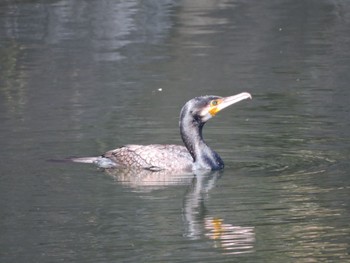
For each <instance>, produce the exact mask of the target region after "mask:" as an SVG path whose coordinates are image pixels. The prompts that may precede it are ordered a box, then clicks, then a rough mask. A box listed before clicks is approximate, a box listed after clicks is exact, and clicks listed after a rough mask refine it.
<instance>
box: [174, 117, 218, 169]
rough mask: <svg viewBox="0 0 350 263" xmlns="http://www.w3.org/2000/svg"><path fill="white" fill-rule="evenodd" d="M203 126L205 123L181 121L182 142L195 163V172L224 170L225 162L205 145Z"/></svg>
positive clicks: (190, 120)
mask: <svg viewBox="0 0 350 263" xmlns="http://www.w3.org/2000/svg"><path fill="white" fill-rule="evenodd" d="M203 126H204V123H201V122H199V121H196V120H193V119H188V118H184V119H182V120H181V121H180V132H181V137H182V140H183V142H184V144H185V146H186V148H187V149H188V151H189V152H190V154H191V156H192V158H193V161H194V166H193V170H201V169H207V170H208V169H209V170H220V169H222V168H224V162H223V161H222V159H221V158H220V156H219V155H218V154H217V153H216V152H215V151H213V150H212V149H211V148H210V147H209V146H208V145H207V144H206V143H205V141H204V139H203V136H202V129H203Z"/></svg>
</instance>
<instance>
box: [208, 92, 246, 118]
mask: <svg viewBox="0 0 350 263" xmlns="http://www.w3.org/2000/svg"><path fill="white" fill-rule="evenodd" d="M251 98H252V95H250V94H249V93H248V92H242V93H239V94H237V95H234V96H229V97H224V98H222V99H221V100H220V101H219V103H218V105H216V106H212V108H211V109H210V110H209V112H210V114H211V115H212V116H215V115H216V114H217V113H218V112H219V111H221V110H223V109H225V108H226V107H228V106H231V105H232V104H235V103H237V102H239V101H241V100H245V99H251Z"/></svg>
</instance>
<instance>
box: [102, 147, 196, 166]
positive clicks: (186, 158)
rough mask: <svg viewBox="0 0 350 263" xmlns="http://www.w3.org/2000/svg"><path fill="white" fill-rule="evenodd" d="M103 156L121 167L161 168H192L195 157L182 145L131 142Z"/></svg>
mask: <svg viewBox="0 0 350 263" xmlns="http://www.w3.org/2000/svg"><path fill="white" fill-rule="evenodd" d="M103 157H106V158H109V159H111V160H112V161H113V162H115V163H116V164H117V166H120V167H135V168H143V169H149V170H152V171H159V170H191V169H192V164H193V158H192V156H191V155H190V153H189V152H188V150H187V149H186V148H185V147H184V146H180V145H173V144H169V145H162V144H151V145H135V144H129V145H125V146H123V147H120V148H117V149H114V150H111V151H108V152H106V153H105V154H104V155H103Z"/></svg>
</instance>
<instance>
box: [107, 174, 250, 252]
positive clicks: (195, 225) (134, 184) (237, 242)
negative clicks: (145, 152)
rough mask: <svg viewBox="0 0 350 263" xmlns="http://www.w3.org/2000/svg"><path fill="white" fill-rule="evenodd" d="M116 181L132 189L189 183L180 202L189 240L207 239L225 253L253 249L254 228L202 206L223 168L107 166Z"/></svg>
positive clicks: (150, 188) (145, 190) (147, 189)
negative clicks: (182, 169) (181, 169)
mask: <svg viewBox="0 0 350 263" xmlns="http://www.w3.org/2000/svg"><path fill="white" fill-rule="evenodd" d="M105 171H106V172H107V174H109V175H111V176H112V177H113V178H114V179H115V180H116V181H117V182H118V183H120V184H122V185H125V186H128V187H130V188H132V189H133V190H137V191H142V192H149V191H152V190H156V189H162V188H166V187H169V186H174V185H190V186H189V188H188V190H187V192H186V195H185V197H184V202H183V210H182V212H183V220H184V223H185V236H186V237H187V238H189V239H191V240H199V239H203V237H205V238H209V239H210V240H213V247H215V248H218V249H220V248H221V249H223V253H225V254H242V253H250V252H253V251H254V244H255V232H254V231H255V229H254V227H253V226H238V225H233V224H231V223H226V222H225V221H226V220H224V219H222V218H220V217H217V216H215V215H211V214H210V212H209V211H208V209H207V208H206V206H205V201H206V200H207V199H208V198H209V194H210V191H211V190H212V189H213V188H214V187H215V186H216V184H217V180H218V179H219V178H220V176H221V174H222V171H215V172H210V171H202V172H199V171H196V172H195V173H187V174H186V173H185V174H184V173H176V172H173V173H172V172H169V171H149V170H145V169H136V170H135V169H106V170H105Z"/></svg>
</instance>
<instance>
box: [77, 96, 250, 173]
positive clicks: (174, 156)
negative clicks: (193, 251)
mask: <svg viewBox="0 0 350 263" xmlns="http://www.w3.org/2000/svg"><path fill="white" fill-rule="evenodd" d="M248 98H252V97H251V95H250V94H249V93H247V92H242V93H240V94H237V95H234V96H229V97H220V96H213V95H209V96H201V97H196V98H193V99H191V100H189V101H188V102H187V103H186V104H185V105H184V106H183V107H182V109H181V113H180V121H179V126H180V134H181V138H182V141H183V143H184V145H185V146H181V145H173V144H164V145H162V144H151V145H135V144H129V145H125V146H122V147H120V148H117V149H114V150H110V151H108V152H106V153H105V154H103V155H101V156H99V157H81V158H71V159H70V160H71V161H73V162H79V163H94V164H96V165H97V166H99V167H101V168H107V169H109V168H137V169H140V168H141V169H146V170H151V171H161V170H181V171H196V170H221V169H223V168H224V162H223V160H222V159H221V157H220V156H219V155H218V154H217V153H216V152H215V151H214V150H212V149H211V148H210V147H209V146H208V145H207V144H206V143H205V141H204V139H203V136H202V129H203V126H204V124H205V123H206V122H207V121H208V120H209V119H211V118H212V117H214V116H215V115H216V114H217V113H218V112H219V111H221V110H223V109H224V108H226V107H228V106H230V105H232V104H235V103H237V102H239V101H241V100H244V99H248Z"/></svg>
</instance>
